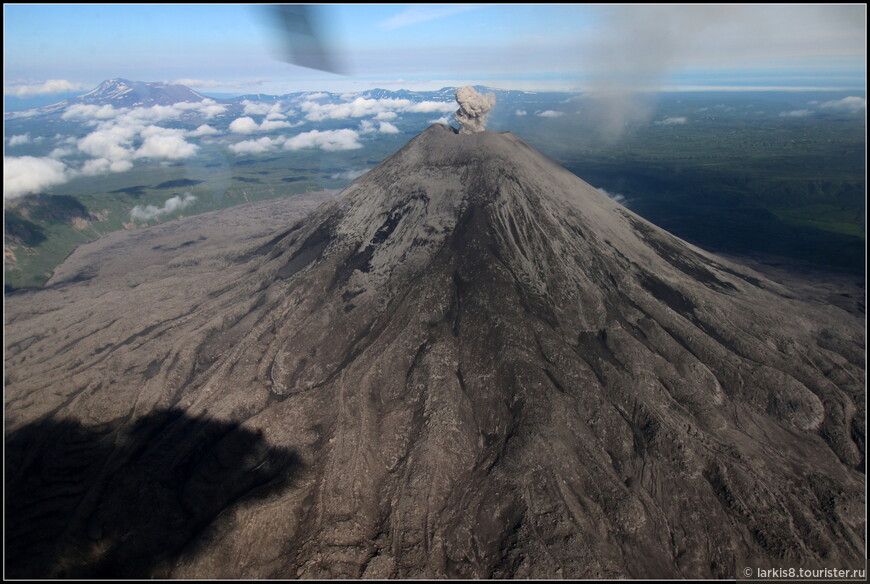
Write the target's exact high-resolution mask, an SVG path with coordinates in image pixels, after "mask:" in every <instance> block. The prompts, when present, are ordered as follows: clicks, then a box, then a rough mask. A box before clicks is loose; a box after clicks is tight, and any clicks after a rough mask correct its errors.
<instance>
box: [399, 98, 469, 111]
mask: <svg viewBox="0 0 870 584" xmlns="http://www.w3.org/2000/svg"><path fill="white" fill-rule="evenodd" d="M396 101H407V100H404V99H403V100H396ZM455 110H456V102H452V101H450V102H447V101H420V102H416V103H414V102H411V104H410V105H408V106H406V107H403V108H402V109H401V110H400V111H405V112H411V113H415V114H431V113H434V112H452V111H455Z"/></svg>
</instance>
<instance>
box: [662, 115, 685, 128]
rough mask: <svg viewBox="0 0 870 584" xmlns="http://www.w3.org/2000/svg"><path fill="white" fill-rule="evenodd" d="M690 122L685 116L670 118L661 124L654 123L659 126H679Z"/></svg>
mask: <svg viewBox="0 0 870 584" xmlns="http://www.w3.org/2000/svg"><path fill="white" fill-rule="evenodd" d="M688 121H689V120H688V119H687V118H685V117H683V116H673V117H670V118H665V119H663V120H661V121H659V122H653V123H655V124H657V125H659V126H678V125H681V124H685V123H686V122H688Z"/></svg>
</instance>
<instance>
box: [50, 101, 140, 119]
mask: <svg viewBox="0 0 870 584" xmlns="http://www.w3.org/2000/svg"><path fill="white" fill-rule="evenodd" d="M127 111H129V110H127V109H124V108H120V109H115V108H113V107H112V106H110V105H90V104H84V103H76V104H73V105H71V106H69V107H68V108H66V111H65V112H64V113H63V115H62V116H61V118H63V119H64V120H85V121H87V120H109V119H112V118H115V117H117V116H119V115H121V114H122V113H124V112H127Z"/></svg>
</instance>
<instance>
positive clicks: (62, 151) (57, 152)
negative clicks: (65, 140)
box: [48, 146, 76, 158]
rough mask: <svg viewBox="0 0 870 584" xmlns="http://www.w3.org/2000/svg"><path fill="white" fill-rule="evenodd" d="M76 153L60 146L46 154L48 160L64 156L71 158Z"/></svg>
mask: <svg viewBox="0 0 870 584" xmlns="http://www.w3.org/2000/svg"><path fill="white" fill-rule="evenodd" d="M75 153H76V151H75V150H74V149H72V148H69V147H66V146H60V147H58V148H55V149H54V150H52V151H51V152H49V153H48V157H49V158H64V157H65V156H72V155H73V154H75Z"/></svg>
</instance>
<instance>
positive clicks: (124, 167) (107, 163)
mask: <svg viewBox="0 0 870 584" xmlns="http://www.w3.org/2000/svg"><path fill="white" fill-rule="evenodd" d="M131 168H133V163H132V162H130V161H129V160H109V159H108V158H92V159H91V160H87V161H85V163H84V165H83V166H82V168H81V170H79V173H80V174H82V175H85V176H93V175H97V174H108V173H110V172H127V171H128V170H130V169H131Z"/></svg>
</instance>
